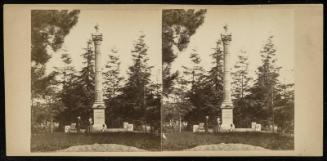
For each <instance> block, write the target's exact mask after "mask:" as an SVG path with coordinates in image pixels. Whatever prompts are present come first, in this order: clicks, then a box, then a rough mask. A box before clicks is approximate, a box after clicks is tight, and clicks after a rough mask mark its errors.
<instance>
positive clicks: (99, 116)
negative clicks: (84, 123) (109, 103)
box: [93, 108, 107, 130]
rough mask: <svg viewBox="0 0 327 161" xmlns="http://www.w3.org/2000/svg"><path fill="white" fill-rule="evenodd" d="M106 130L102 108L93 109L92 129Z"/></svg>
mask: <svg viewBox="0 0 327 161" xmlns="http://www.w3.org/2000/svg"><path fill="white" fill-rule="evenodd" d="M103 128H107V126H106V123H105V109H104V108H94V109H93V129H94V130H102V129H103Z"/></svg>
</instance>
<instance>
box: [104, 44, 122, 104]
mask: <svg viewBox="0 0 327 161" xmlns="http://www.w3.org/2000/svg"><path fill="white" fill-rule="evenodd" d="M111 53H112V54H108V57H109V60H108V62H107V64H106V66H105V71H104V72H103V75H104V82H103V84H104V88H105V93H104V95H105V97H106V98H107V99H108V100H109V101H110V99H111V98H113V97H115V96H117V94H118V91H119V90H120V88H121V82H122V80H123V79H124V78H123V77H121V76H120V61H119V57H118V56H117V53H118V50H117V49H112V50H111Z"/></svg>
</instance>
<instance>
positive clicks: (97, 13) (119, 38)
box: [47, 8, 294, 83]
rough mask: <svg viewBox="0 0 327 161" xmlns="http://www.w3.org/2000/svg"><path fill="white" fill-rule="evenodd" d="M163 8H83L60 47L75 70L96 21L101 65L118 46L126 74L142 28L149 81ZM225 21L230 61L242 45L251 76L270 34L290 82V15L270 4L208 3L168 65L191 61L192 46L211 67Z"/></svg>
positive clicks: (156, 75) (157, 73) (157, 61)
mask: <svg viewBox="0 0 327 161" xmlns="http://www.w3.org/2000/svg"><path fill="white" fill-rule="evenodd" d="M161 20H162V18H161V10H159V9H148V10H146V9H144V8H142V9H137V8H135V9H134V11H133V10H131V8H129V9H128V10H127V9H121V8H117V9H111V10H81V13H80V15H79V19H78V23H77V24H76V25H75V26H74V27H73V28H72V29H71V31H70V33H69V34H68V35H67V36H66V37H65V41H64V44H63V49H65V50H67V52H68V53H69V54H70V56H71V57H72V60H73V62H72V64H73V65H74V66H75V68H76V69H77V70H80V69H81V67H82V61H83V60H82V57H81V54H82V53H83V48H85V47H86V42H87V41H88V40H89V39H90V38H91V34H92V33H94V32H95V29H94V26H95V25H96V24H99V27H100V30H99V31H100V32H101V33H103V42H102V45H101V51H102V58H103V60H102V66H104V64H105V63H106V62H107V60H108V56H107V55H108V54H109V53H110V50H111V49H112V48H116V49H118V56H119V57H120V61H121V75H122V76H124V77H125V78H126V77H127V74H126V73H127V71H128V67H129V66H131V65H132V57H131V50H132V49H133V44H134V41H135V40H137V39H138V37H139V36H140V35H141V33H142V32H143V33H144V34H145V35H146V37H145V43H146V44H147V45H148V47H149V49H148V56H149V58H150V60H149V65H151V66H154V68H153V69H152V76H151V79H152V81H157V82H161V64H162V62H161ZM226 24H227V25H228V27H229V32H230V33H231V34H232V41H231V45H230V51H231V63H232V64H233V65H234V64H235V63H236V61H237V56H238V55H239V54H240V50H245V51H246V52H247V57H248V61H249V73H250V76H252V77H255V70H256V69H257V67H258V66H259V65H260V63H261V61H260V53H259V51H260V50H261V48H262V46H263V45H264V42H265V41H266V40H267V39H268V37H269V36H270V35H273V36H274V40H273V41H274V44H275V47H276V49H277V52H276V54H277V56H276V57H277V59H278V60H277V65H278V66H281V67H282V69H281V71H280V74H281V75H280V81H282V82H286V83H294V70H293V69H294V26H293V25H294V15H293V10H290V9H269V8H262V9H260V8H256V9H255V10H254V9H253V8H242V9H240V8H231V9H222V8H219V9H217V8H216V9H214V8H209V9H208V10H207V13H206V15H205V19H204V23H203V24H202V25H201V26H200V27H199V28H198V29H197V31H196V33H195V34H194V35H193V36H192V37H191V39H190V43H189V45H188V48H186V49H185V50H184V51H182V52H180V53H178V57H177V58H176V59H175V61H174V62H173V64H172V70H173V71H176V70H180V69H181V66H190V65H191V62H190V59H189V56H190V53H191V51H192V49H196V50H197V51H198V53H199V55H200V58H201V59H202V62H201V65H202V66H203V67H204V68H205V69H207V70H209V69H210V67H211V61H212V59H211V58H210V54H211V53H212V52H213V49H212V48H214V47H215V42H216V41H217V40H218V39H220V34H221V33H223V32H224V30H223V26H224V25H226ZM60 52H62V51H58V53H56V54H53V57H52V58H51V59H50V61H49V63H48V67H50V68H47V69H48V70H49V71H51V70H53V68H52V67H54V66H57V67H58V66H59V67H60V66H62V64H63V63H62V62H61V60H60Z"/></svg>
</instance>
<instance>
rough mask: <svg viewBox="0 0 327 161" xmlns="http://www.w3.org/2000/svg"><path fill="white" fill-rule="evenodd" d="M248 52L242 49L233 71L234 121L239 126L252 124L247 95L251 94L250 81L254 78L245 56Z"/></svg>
mask: <svg viewBox="0 0 327 161" xmlns="http://www.w3.org/2000/svg"><path fill="white" fill-rule="evenodd" d="M245 54H246V52H245V51H243V50H241V55H239V56H238V61H237V62H236V64H235V66H234V69H235V71H234V72H232V79H233V81H232V86H233V89H232V91H233V92H232V94H233V103H234V115H235V116H234V118H235V119H234V122H235V124H236V125H238V126H239V127H248V126H249V125H250V124H251V121H252V118H251V114H250V113H249V112H252V111H251V110H250V109H249V106H248V100H247V97H246V96H247V95H248V94H249V89H250V88H251V86H250V81H251V80H252V78H250V77H249V75H248V66H249V63H248V61H247V60H248V59H247V57H246V56H245Z"/></svg>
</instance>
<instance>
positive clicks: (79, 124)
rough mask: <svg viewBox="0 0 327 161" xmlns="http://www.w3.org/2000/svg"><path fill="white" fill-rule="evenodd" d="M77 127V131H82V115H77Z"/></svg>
mask: <svg viewBox="0 0 327 161" xmlns="http://www.w3.org/2000/svg"><path fill="white" fill-rule="evenodd" d="M76 129H77V133H80V129H81V116H77V123H76Z"/></svg>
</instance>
